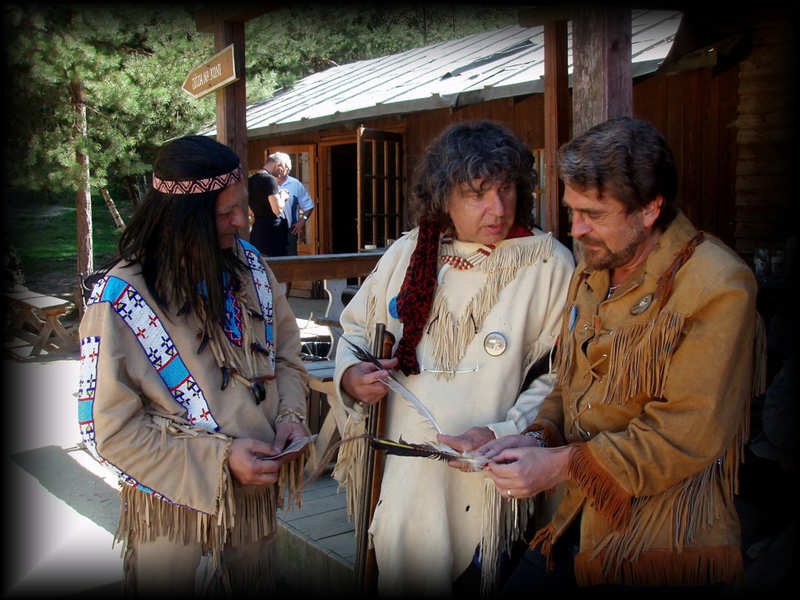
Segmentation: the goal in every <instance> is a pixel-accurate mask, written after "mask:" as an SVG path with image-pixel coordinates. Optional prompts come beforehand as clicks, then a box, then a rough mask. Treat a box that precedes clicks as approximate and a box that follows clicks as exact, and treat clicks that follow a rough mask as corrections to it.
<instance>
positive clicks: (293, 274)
mask: <svg viewBox="0 0 800 600" xmlns="http://www.w3.org/2000/svg"><path fill="white" fill-rule="evenodd" d="M381 256H383V250H379V251H377V252H353V253H348V254H309V255H303V256H273V257H269V258H267V264H268V265H269V268H270V269H272V272H273V273H274V274H275V277H276V278H277V279H278V281H281V282H286V281H318V280H322V279H347V278H349V277H362V276H364V275H369V274H370V273H371V272H372V269H374V268H375V265H376V264H378V260H380V258H381Z"/></svg>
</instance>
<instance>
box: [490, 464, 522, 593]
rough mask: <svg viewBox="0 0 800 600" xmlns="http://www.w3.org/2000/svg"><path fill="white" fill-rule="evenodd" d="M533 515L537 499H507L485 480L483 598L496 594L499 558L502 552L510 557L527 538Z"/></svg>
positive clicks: (491, 482) (492, 484) (491, 483)
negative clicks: (526, 534)
mask: <svg viewBox="0 0 800 600" xmlns="http://www.w3.org/2000/svg"><path fill="white" fill-rule="evenodd" d="M534 512H535V501H534V498H510V499H509V498H505V497H503V495H502V494H500V492H499V491H498V490H497V486H495V484H494V482H493V481H492V480H491V479H490V478H488V477H487V478H485V479H484V480H483V510H482V512H481V544H480V560H481V596H482V597H484V598H486V597H489V596H492V595H493V594H494V592H495V591H496V589H495V588H496V585H497V575H498V572H497V568H498V566H499V564H500V556H501V555H502V553H503V552H507V553H508V554H509V555H510V554H511V545H512V544H513V543H514V542H515V541H516V540H518V539H521V538H522V537H523V536H524V535H525V529H526V527H527V526H528V521H529V520H530V518H531V517H532V516H533V514H534Z"/></svg>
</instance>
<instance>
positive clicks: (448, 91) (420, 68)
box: [201, 10, 681, 138]
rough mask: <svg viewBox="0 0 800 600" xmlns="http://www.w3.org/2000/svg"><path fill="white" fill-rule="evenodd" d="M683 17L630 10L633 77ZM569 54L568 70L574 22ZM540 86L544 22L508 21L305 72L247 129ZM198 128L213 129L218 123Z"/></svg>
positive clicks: (259, 131)
mask: <svg viewBox="0 0 800 600" xmlns="http://www.w3.org/2000/svg"><path fill="white" fill-rule="evenodd" d="M680 21H681V13H680V12H675V11H663V10H662V11H658V10H634V11H633V15H632V39H631V42H632V47H631V54H632V61H633V65H632V67H633V68H632V71H633V76H634V77H636V76H639V75H644V74H646V73H651V72H653V71H655V70H656V69H658V66H659V65H660V64H661V62H662V61H663V60H664V58H666V56H667V54H668V53H669V50H670V48H671V47H672V42H673V40H674V39H675V34H676V33H677V31H678V25H679V24H680ZM567 62H568V71H569V72H570V73H571V72H572V28H571V22H570V24H569V26H568V58H567ZM541 92H544V27H543V26H542V25H539V26H535V27H521V26H519V25H509V26H507V27H503V28H501V29H497V30H494V31H487V32H483V33H476V34H473V35H470V36H467V37H464V38H460V39H457V40H451V41H448V42H441V43H438V44H433V45H431V46H425V47H422V48H415V49H413V50H407V51H405V52H400V53H398V54H391V55H388V56H382V57H380V58H373V59H369V60H361V61H357V62H353V63H349V64H346V65H341V66H338V67H331V68H329V69H326V70H324V71H320V72H318V73H314V74H312V75H309V76H308V77H304V78H303V79H301V80H299V81H298V82H297V83H296V84H295V85H294V86H292V87H291V88H288V89H284V90H280V91H279V92H277V93H276V94H275V95H274V96H272V97H270V98H268V99H266V100H263V101H260V102H256V103H254V104H251V105H249V106H248V107H247V131H248V137H251V138H252V137H262V136H267V135H276V134H283V133H288V132H292V131H299V130H306V129H315V128H318V127H323V126H326V125H332V124H335V123H338V122H341V121H349V120H353V119H365V118H370V117H378V116H386V115H394V114H402V113H409V112H416V111H421V110H431V109H436V108H445V107H455V106H464V105H467V104H473V103H476V102H484V101H487V100H494V99H497V98H508V97H512V96H519V95H523V94H531V93H541ZM201 134H203V135H215V134H216V126H211V127H209V128H207V129H205V130H204V131H202V132H201Z"/></svg>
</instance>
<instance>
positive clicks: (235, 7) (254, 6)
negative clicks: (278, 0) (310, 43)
mask: <svg viewBox="0 0 800 600" xmlns="http://www.w3.org/2000/svg"><path fill="white" fill-rule="evenodd" d="M276 8H277V7H276ZM276 8H269V7H264V6H263V5H261V4H258V3H250V4H248V3H245V4H242V3H238V2H237V3H235V4H232V5H229V6H215V7H213V8H204V9H201V10H199V11H197V13H195V16H194V23H195V27H196V28H197V31H200V32H201V33H215V31H216V28H217V23H221V22H223V21H227V22H228V23H244V22H245V21H249V20H250V19H255V18H256V17H259V16H261V15H263V14H265V13H268V12H271V11H273V10H276Z"/></svg>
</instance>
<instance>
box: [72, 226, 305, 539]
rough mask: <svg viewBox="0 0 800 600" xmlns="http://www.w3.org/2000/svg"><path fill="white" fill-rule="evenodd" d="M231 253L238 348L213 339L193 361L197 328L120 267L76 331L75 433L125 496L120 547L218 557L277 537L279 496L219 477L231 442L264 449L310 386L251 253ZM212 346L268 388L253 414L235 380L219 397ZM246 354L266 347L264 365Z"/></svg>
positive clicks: (290, 330) (285, 318)
mask: <svg viewBox="0 0 800 600" xmlns="http://www.w3.org/2000/svg"><path fill="white" fill-rule="evenodd" d="M239 244H240V245H241V246H242V249H243V250H244V251H246V252H249V255H248V256H249V257H250V263H251V264H250V273H248V272H247V271H245V272H244V273H242V275H241V277H240V280H241V283H242V286H241V289H239V290H238V291H237V292H236V297H237V301H238V307H240V308H241V313H240V316H241V323H240V330H241V333H242V335H243V339H242V340H241V344H240V345H238V346H237V345H236V344H234V343H233V342H231V341H229V339H227V338H226V336H224V335H223V334H222V332H221V330H220V335H219V336H218V337H219V338H221V339H219V340H211V342H210V343H209V344H208V345H207V347H205V349H204V350H203V351H202V352H199V351H198V350H199V348H200V347H201V345H202V341H201V335H200V325H199V321H198V319H197V318H196V316H195V315H194V314H193V313H185V314H182V315H178V314H177V313H178V311H177V309H176V308H175V307H170V308H169V310H168V311H164V310H163V309H162V307H161V306H160V305H158V304H157V303H156V301H155V299H154V298H153V297H152V295H151V294H150V293H149V291H148V289H147V285H146V284H145V281H144V279H143V277H142V275H141V267H140V266H139V265H138V264H133V265H120V264H118V265H117V266H115V267H114V268H113V269H112V270H111V271H110V272H109V273H108V275H107V276H106V277H104V278H103V280H101V281H100V282H99V283H98V284H97V286H96V287H95V290H94V292H93V294H92V298H91V299H90V301H89V305H88V307H87V309H86V313H85V315H84V318H83V320H82V322H81V325H80V335H81V364H82V366H81V382H80V384H79V393H78V396H79V398H78V406H79V422H80V428H81V433H82V437H83V439H84V442H85V443H86V445H87V448H88V449H89V450H90V451H91V452H92V453H93V454H94V455H95V456H96V457H97V458H98V460H100V461H101V462H102V463H103V464H105V465H106V466H108V467H109V468H110V469H112V470H113V471H115V472H117V473H118V474H119V476H120V480H121V482H122V483H124V484H125V485H122V488H121V491H120V495H121V497H122V511H121V515H120V525H119V530H118V531H117V539H121V540H122V541H124V542H125V543H126V544H127V543H128V541H130V540H151V539H153V538H154V537H155V536H157V535H166V536H168V537H169V539H170V540H171V541H173V542H174V543H176V544H185V543H188V541H201V542H202V543H203V544H204V546H205V547H209V548H212V549H214V550H216V551H218V550H219V549H220V548H221V546H222V545H223V544H225V543H230V544H232V545H239V544H240V543H243V542H246V541H247V542H249V541H254V540H259V539H263V538H265V537H270V536H272V535H274V534H275V532H276V528H277V521H276V512H275V511H276V508H277V506H278V505H279V504H280V499H279V496H280V486H245V485H241V484H239V483H238V481H236V480H235V479H234V478H233V477H232V476H231V474H230V472H229V469H228V464H227V459H228V451H229V448H230V444H231V442H232V440H233V439H235V438H254V439H258V440H262V441H264V442H268V443H269V442H272V441H273V440H274V437H275V427H276V424H277V423H279V422H281V421H282V420H287V419H293V418H295V419H300V420H303V419H304V418H305V414H306V395H307V389H308V387H307V381H308V374H307V373H306V370H305V367H304V366H303V364H302V361H301V359H300V356H299V354H300V334H299V329H298V327H297V323H296V321H295V317H294V314H293V313H292V310H291V307H290V306H289V303H288V301H287V299H286V297H285V295H284V294H283V293H282V292H281V291H279V290H280V287H279V286H278V284H277V281H276V280H275V277H274V275H273V274H272V272H271V271H270V269H269V267H267V266H266V263H265V262H264V261H263V259H262V258H261V257H260V256H259V255H258V253H257V251H255V249H254V248H253V247H252V246H250V245H249V244H247V243H246V242H242V241H241V240H240V241H239ZM242 249H239V252H240V256H243V255H242V254H241V252H242ZM251 275H252V276H251ZM256 282H257V283H256ZM257 284H258V285H259V286H261V287H264V288H271V290H272V296H271V302H270V297H269V296H268V295H265V294H264V292H262V293H261V295H259V294H258V293H257V288H256V285H257ZM265 324H269V327H271V330H272V334H271V337H272V342H273V343H272V344H270V343H269V342H268V340H267V329H266V327H265ZM214 343H217V344H219V345H220V346H221V345H227V346H229V349H226V351H228V352H230V353H231V355H232V356H234V357H239V358H242V359H243V361H242V363H243V364H244V363H247V364H249V365H250V371H252V372H249V373H248V372H243V374H244V375H247V376H253V375H256V376H262V375H263V376H267V378H266V379H265V381H264V387H265V397H264V400H263V401H262V402H260V403H256V401H255V399H254V395H253V393H252V392H251V390H250V389H248V387H247V386H245V385H244V384H243V383H242V382H241V380H239V379H237V378H235V377H232V378H231V380H230V381H229V383H228V385H227V386H226V387H225V389H221V387H222V385H221V383H222V375H221V370H220V366H219V364H218V361H217V359H216V358H215V355H216V354H218V352H216V351H214V350H213V349H212V345H213V344H214ZM252 343H258V344H260V345H261V346H262V347H270V350H271V352H270V354H269V355H268V354H266V353H262V352H258V353H255V352H251V353H250V354H249V355H248V356H247V357H245V356H244V354H245V352H246V349H247V348H250V347H251V346H250V345H251V344H252ZM245 359H246V360H245ZM304 462H305V461H304V460H300V461H294V462H292V463H288V464H287V465H283V466H282V467H281V473H280V475H279V477H280V479H279V482H280V484H283V485H285V484H286V482H287V479H289V480H290V481H289V482H290V484H291V485H294V486H295V487H296V484H298V483H299V481H300V475H301V472H302V468H303V464H304ZM291 485H290V487H291Z"/></svg>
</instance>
